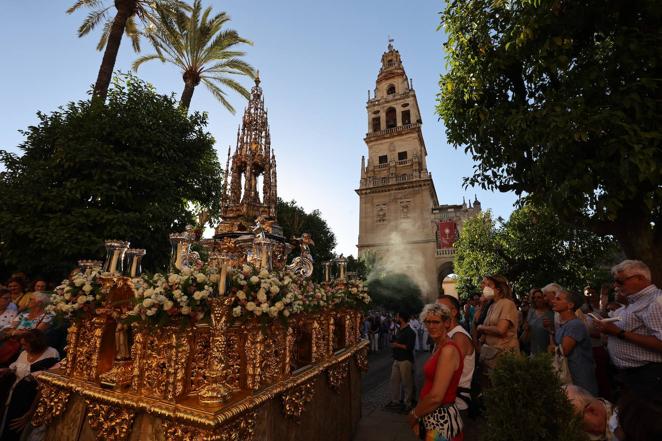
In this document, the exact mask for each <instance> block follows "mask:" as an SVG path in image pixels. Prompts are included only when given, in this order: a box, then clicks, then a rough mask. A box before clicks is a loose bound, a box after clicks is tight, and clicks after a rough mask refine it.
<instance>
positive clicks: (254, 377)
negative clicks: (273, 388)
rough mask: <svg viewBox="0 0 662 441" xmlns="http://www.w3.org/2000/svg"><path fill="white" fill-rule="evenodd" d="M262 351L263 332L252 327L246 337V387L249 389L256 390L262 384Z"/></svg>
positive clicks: (263, 349)
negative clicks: (251, 330)
mask: <svg viewBox="0 0 662 441" xmlns="http://www.w3.org/2000/svg"><path fill="white" fill-rule="evenodd" d="M264 351H265V345H264V334H263V333H262V332H261V331H260V330H257V329H253V332H249V334H248V336H247V338H246V387H247V388H248V389H249V390H258V389H259V388H260V386H261V385H262V369H263V364H264V357H263V355H264Z"/></svg>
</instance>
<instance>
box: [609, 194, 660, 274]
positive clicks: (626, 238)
mask: <svg viewBox="0 0 662 441" xmlns="http://www.w3.org/2000/svg"><path fill="white" fill-rule="evenodd" d="M660 228H662V226H658V225H651V216H650V212H649V211H648V210H647V209H646V206H645V204H644V203H643V201H641V202H640V201H633V202H631V203H629V204H628V203H626V204H624V207H623V209H621V213H620V216H619V217H618V219H617V222H616V229H615V231H614V233H613V234H614V237H615V238H616V240H618V242H619V243H620V245H621V247H622V248H623V251H624V252H625V255H626V256H627V258H628V259H636V260H641V261H643V262H645V263H646V264H647V265H648V266H649V268H650V270H651V275H652V277H653V283H655V284H656V285H657V286H662V235H660V234H659V229H660Z"/></svg>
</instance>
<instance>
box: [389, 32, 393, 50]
mask: <svg viewBox="0 0 662 441" xmlns="http://www.w3.org/2000/svg"><path fill="white" fill-rule="evenodd" d="M393 41H394V40H393V37H391V35H390V34H389V36H388V50H393Z"/></svg>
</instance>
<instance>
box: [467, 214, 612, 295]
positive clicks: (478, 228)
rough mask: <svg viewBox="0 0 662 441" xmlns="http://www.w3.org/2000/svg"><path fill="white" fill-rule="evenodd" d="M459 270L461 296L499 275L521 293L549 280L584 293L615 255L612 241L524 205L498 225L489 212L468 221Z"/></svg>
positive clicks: (542, 284) (603, 275)
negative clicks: (487, 277) (485, 278)
mask: <svg viewBox="0 0 662 441" xmlns="http://www.w3.org/2000/svg"><path fill="white" fill-rule="evenodd" d="M455 249H456V255H455V272H456V273H457V274H458V275H459V276H460V280H459V282H458V290H459V291H460V292H461V293H462V295H463V296H466V295H468V294H470V293H472V292H475V288H476V286H478V283H480V280H481V278H482V276H484V275H487V274H494V273H499V274H503V275H505V276H506V277H507V278H508V279H509V280H510V281H511V282H512V284H513V286H514V288H515V293H516V294H517V295H523V294H525V293H526V292H527V291H528V290H529V289H530V288H532V287H534V286H537V287H541V286H544V285H546V284H547V283H550V282H558V283H560V284H561V285H563V286H566V287H568V288H571V289H574V290H577V291H580V290H581V289H582V288H583V287H584V286H585V285H586V283H595V284H597V283H599V282H600V281H601V280H603V279H604V278H606V276H607V274H606V268H605V267H608V266H609V264H611V263H612V261H613V259H615V257H616V253H617V246H616V245H615V243H614V241H613V240H611V239H608V238H603V237H600V236H598V235H596V234H595V233H592V232H590V231H587V230H583V229H580V228H576V227H570V226H568V225H567V224H564V223H562V222H561V221H560V219H559V217H558V216H557V215H556V214H555V213H554V212H552V211H551V210H550V209H549V208H542V207H536V206H533V205H531V204H526V205H524V206H523V207H521V208H519V209H517V210H515V211H514V212H513V213H512V215H511V216H510V219H509V220H508V221H507V222H503V223H501V224H497V223H496V222H495V221H494V220H493V219H492V215H491V213H490V212H489V211H486V212H484V213H480V214H479V215H477V216H475V217H473V218H471V219H469V220H468V221H467V222H466V223H465V224H464V227H463V229H462V231H461V233H460V239H459V240H458V242H457V243H456V244H455Z"/></svg>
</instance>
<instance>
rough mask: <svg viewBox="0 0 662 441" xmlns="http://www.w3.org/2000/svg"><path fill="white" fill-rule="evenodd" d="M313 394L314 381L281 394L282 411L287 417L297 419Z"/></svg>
mask: <svg viewBox="0 0 662 441" xmlns="http://www.w3.org/2000/svg"><path fill="white" fill-rule="evenodd" d="M314 393H315V380H312V381H309V382H307V383H304V384H302V385H300V386H297V387H294V388H292V389H290V390H288V391H287V392H285V393H283V395H282V397H281V398H282V400H283V411H284V412H285V415H286V416H288V417H293V418H299V417H300V416H301V414H302V413H303V410H304V408H305V406H306V403H308V402H309V401H310V400H312V399H313V394H314Z"/></svg>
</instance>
